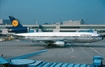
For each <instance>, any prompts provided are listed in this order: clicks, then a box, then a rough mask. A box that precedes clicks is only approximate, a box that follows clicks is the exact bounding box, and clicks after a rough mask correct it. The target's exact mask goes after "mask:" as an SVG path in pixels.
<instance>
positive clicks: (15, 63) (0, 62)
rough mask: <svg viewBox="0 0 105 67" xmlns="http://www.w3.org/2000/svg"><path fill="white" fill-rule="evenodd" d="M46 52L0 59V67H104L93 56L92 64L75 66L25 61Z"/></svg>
mask: <svg viewBox="0 0 105 67" xmlns="http://www.w3.org/2000/svg"><path fill="white" fill-rule="evenodd" d="M46 51H47V50H41V51H37V52H33V53H30V54H26V55H22V56H18V57H14V58H9V59H4V58H3V57H0V67H105V66H104V65H103V62H102V60H103V57H101V56H94V57H93V63H92V64H75V63H63V62H45V61H42V60H31V59H25V58H28V57H31V56H34V55H38V54H40V53H43V52H46Z"/></svg>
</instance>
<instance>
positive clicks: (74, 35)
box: [15, 32, 102, 43]
mask: <svg viewBox="0 0 105 67" xmlns="http://www.w3.org/2000/svg"><path fill="white" fill-rule="evenodd" d="M15 35H17V36H20V38H23V37H24V39H26V40H32V41H64V42H80V43H90V42H96V41H100V40H102V37H100V35H99V34H97V33H92V32H36V33H22V34H15Z"/></svg>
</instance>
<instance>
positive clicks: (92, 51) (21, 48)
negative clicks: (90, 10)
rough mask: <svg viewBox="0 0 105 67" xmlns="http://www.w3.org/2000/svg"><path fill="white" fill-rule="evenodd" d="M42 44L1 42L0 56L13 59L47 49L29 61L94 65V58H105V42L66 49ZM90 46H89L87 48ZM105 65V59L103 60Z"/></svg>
mask: <svg viewBox="0 0 105 67" xmlns="http://www.w3.org/2000/svg"><path fill="white" fill-rule="evenodd" d="M43 45H44V44H41V43H36V44H35V43H30V42H20V41H5V42H0V54H3V57H4V58H12V57H16V56H20V55H24V54H28V53H32V52H35V51H39V50H43V49H47V50H48V51H47V52H45V53H42V54H39V55H37V56H33V57H30V58H28V59H33V60H42V61H46V62H64V63H80V64H83V63H85V64H92V62H93V56H102V57H103V58H105V40H102V41H99V42H94V43H90V44H84V43H71V44H67V45H68V46H66V47H53V48H45V47H44V46H43ZM87 45H88V46H87ZM103 62H104V64H105V59H104V60H103Z"/></svg>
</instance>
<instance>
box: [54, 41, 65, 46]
mask: <svg viewBox="0 0 105 67" xmlns="http://www.w3.org/2000/svg"><path fill="white" fill-rule="evenodd" d="M54 44H55V45H57V46H64V45H65V42H64V41H55V42H54Z"/></svg>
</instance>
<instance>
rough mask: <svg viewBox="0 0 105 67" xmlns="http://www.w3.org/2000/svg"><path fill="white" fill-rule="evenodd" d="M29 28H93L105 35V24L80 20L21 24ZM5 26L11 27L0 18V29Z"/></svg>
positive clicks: (64, 30)
mask: <svg viewBox="0 0 105 67" xmlns="http://www.w3.org/2000/svg"><path fill="white" fill-rule="evenodd" d="M23 26H25V27H29V28H30V29H34V30H39V31H42V32H75V31H78V30H89V29H94V30H96V31H97V32H98V33H100V34H102V35H103V34H104V35H105V24H86V23H84V21H83V19H81V20H68V21H63V22H56V23H54V24H49V23H45V24H42V25H38V24H35V25H23ZM6 27H11V22H10V20H7V19H4V20H2V19H1V20H0V31H1V30H2V29H5V28H6Z"/></svg>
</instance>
